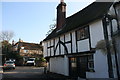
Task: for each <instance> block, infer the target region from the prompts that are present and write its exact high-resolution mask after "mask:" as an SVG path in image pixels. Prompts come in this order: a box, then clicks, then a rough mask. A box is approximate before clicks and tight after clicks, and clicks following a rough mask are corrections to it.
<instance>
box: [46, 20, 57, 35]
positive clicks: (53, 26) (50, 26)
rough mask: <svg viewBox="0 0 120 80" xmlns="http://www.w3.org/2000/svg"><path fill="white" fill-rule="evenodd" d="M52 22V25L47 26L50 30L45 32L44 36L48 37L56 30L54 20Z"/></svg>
mask: <svg viewBox="0 0 120 80" xmlns="http://www.w3.org/2000/svg"><path fill="white" fill-rule="evenodd" d="M53 21H54V23H53V24H50V25H49V28H50V30H49V31H48V32H47V34H46V36H48V35H49V34H50V33H51V32H52V31H53V30H54V29H55V28H56V20H53Z"/></svg>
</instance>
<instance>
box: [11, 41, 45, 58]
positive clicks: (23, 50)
mask: <svg viewBox="0 0 120 80" xmlns="http://www.w3.org/2000/svg"><path fill="white" fill-rule="evenodd" d="M13 51H16V52H17V53H19V54H20V55H21V56H23V57H39V56H42V55H43V53H42V45H40V44H35V43H28V42H23V41H21V40H19V42H17V43H15V44H14V45H13Z"/></svg>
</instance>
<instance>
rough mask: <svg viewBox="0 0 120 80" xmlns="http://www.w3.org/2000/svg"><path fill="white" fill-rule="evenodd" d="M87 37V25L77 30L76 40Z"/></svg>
mask: <svg viewBox="0 0 120 80" xmlns="http://www.w3.org/2000/svg"><path fill="white" fill-rule="evenodd" d="M88 37H89V34H88V26H85V27H84V28H81V29H79V30H77V40H83V39H86V38H88Z"/></svg>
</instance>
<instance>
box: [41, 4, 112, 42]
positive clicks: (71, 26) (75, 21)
mask: <svg viewBox="0 0 120 80" xmlns="http://www.w3.org/2000/svg"><path fill="white" fill-rule="evenodd" d="M112 4H113V3H112V2H93V3H92V4H90V5H89V6H87V7H86V8H84V9H82V10H81V11H79V12H77V13H76V14H74V15H72V16H70V17H68V18H66V23H65V24H64V26H63V28H62V29H61V30H59V31H58V30H57V29H55V30H53V32H52V33H51V34H49V35H48V36H47V37H46V38H45V39H44V40H43V41H46V40H49V39H52V38H55V37H58V36H60V35H62V34H64V33H67V32H69V31H71V30H75V29H77V28H79V27H83V26H84V25H86V24H88V23H90V22H92V21H94V20H97V19H100V18H102V17H103V16H104V14H106V13H107V12H108V10H109V8H110V7H111V5H112Z"/></svg>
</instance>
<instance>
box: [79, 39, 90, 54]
mask: <svg viewBox="0 0 120 80" xmlns="http://www.w3.org/2000/svg"><path fill="white" fill-rule="evenodd" d="M77 44H78V52H84V51H89V50H90V46H89V39H85V40H80V41H78V42H77Z"/></svg>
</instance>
